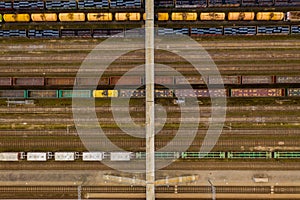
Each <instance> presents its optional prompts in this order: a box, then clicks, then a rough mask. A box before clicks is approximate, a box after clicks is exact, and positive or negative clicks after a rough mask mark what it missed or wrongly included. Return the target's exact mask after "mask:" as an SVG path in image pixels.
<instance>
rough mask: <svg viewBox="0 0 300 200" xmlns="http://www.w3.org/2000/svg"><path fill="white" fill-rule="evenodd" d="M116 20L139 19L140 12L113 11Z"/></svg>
mask: <svg viewBox="0 0 300 200" xmlns="http://www.w3.org/2000/svg"><path fill="white" fill-rule="evenodd" d="M115 20H116V21H140V20H141V13H115Z"/></svg>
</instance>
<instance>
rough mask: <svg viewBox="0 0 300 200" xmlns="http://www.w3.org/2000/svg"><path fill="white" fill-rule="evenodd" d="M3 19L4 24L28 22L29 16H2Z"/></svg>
mask: <svg viewBox="0 0 300 200" xmlns="http://www.w3.org/2000/svg"><path fill="white" fill-rule="evenodd" d="M3 19H4V21H5V22H29V21H30V15H29V14H4V15H3Z"/></svg>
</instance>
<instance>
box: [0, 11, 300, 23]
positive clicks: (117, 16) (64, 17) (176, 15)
mask: <svg viewBox="0 0 300 200" xmlns="http://www.w3.org/2000/svg"><path fill="white" fill-rule="evenodd" d="M155 16H156V18H155V19H156V20H157V21H161V22H166V21H225V20H228V21H254V20H257V21H283V20H284V19H285V20H287V21H300V11H290V12H287V13H284V12H256V13H255V12H229V13H228V14H227V16H226V14H225V13H224V12H200V13H199V12H170V13H169V12H163V13H162V12H159V13H156V15H155ZM145 18H146V16H145V13H140V12H115V13H111V12H97V13H70V12H66V13H58V14H57V13H32V14H30V13H22V14H15V13H14V14H8V13H6V14H3V16H2V15H1V14H0V22H6V23H13V22H19V23H20V22H22V23H28V22H85V21H88V22H99V23H101V22H112V21H117V22H126V21H142V20H145Z"/></svg>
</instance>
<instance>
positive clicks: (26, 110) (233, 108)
mask: <svg viewBox="0 0 300 200" xmlns="http://www.w3.org/2000/svg"><path fill="white" fill-rule="evenodd" d="M93 109H95V111H96V112H101V113H103V112H111V111H112V107H111V106H101V107H95V108H93ZM93 109H92V108H88V107H87V108H84V111H85V112H87V111H92V110H93ZM113 109H114V110H118V111H119V112H124V111H127V110H129V111H130V112H145V107H143V106H130V107H129V108H126V107H124V106H114V108H113ZM164 109H165V110H166V112H180V107H178V106H166V107H164ZM73 110H77V111H80V110H83V108H72V107H39V106H35V107H0V113H6V114H7V113H22V114H25V113H35V114H39V113H46V114H50V113H59V114H62V113H72V112H73ZM184 110H185V111H194V107H185V108H184ZM199 110H200V111H201V112H210V111H211V107H208V106H205V107H204V106H201V107H199ZM261 110H264V111H265V112H270V111H295V110H300V106H291V105H286V106H281V105H278V106H227V107H226V112H241V111H256V112H259V111H261Z"/></svg>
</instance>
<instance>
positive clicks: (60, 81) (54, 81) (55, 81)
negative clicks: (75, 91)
mask: <svg viewBox="0 0 300 200" xmlns="http://www.w3.org/2000/svg"><path fill="white" fill-rule="evenodd" d="M74 82H75V78H74V77H69V78H68V77H64V78H46V85H47V86H54V85H59V86H60V85H74Z"/></svg>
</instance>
